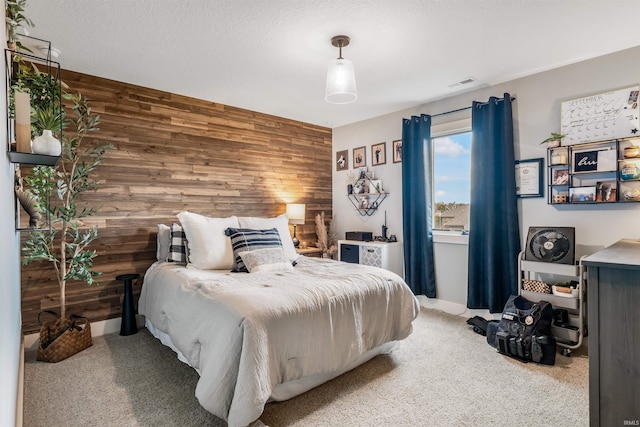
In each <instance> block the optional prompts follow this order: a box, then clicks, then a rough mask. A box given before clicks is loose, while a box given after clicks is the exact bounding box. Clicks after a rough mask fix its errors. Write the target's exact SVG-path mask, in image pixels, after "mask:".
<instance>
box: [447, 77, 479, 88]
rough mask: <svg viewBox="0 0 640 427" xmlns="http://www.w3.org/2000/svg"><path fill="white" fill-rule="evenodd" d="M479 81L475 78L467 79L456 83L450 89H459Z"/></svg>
mask: <svg viewBox="0 0 640 427" xmlns="http://www.w3.org/2000/svg"><path fill="white" fill-rule="evenodd" d="M477 81H478V80H477V79H476V78H475V77H467V78H465V79H462V80H460V81H459V82H455V83H452V84H450V85H449V87H458V86H464V85H469V84H471V83H476V82H477Z"/></svg>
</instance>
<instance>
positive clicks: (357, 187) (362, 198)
mask: <svg viewBox="0 0 640 427" xmlns="http://www.w3.org/2000/svg"><path fill="white" fill-rule="evenodd" d="M388 195H389V193H387V192H385V191H384V190H383V189H381V188H377V187H375V186H374V180H371V179H369V178H366V177H365V178H360V179H358V180H357V181H356V183H355V184H354V185H353V192H352V193H350V194H348V195H347V198H348V199H349V201H350V202H351V204H352V205H353V207H354V208H356V211H357V212H358V213H359V214H360V215H362V216H372V215H373V214H375V213H376V212H377V211H378V208H379V207H380V205H381V204H382V202H383V201H384V199H386V198H387V196H388Z"/></svg>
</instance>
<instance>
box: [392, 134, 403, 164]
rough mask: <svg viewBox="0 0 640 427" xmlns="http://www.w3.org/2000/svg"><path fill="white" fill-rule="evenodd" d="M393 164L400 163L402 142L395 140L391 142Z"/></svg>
mask: <svg viewBox="0 0 640 427" xmlns="http://www.w3.org/2000/svg"><path fill="white" fill-rule="evenodd" d="M392 151H393V155H392V158H393V163H401V162H402V140H401V139H396V140H395V141H393V148H392Z"/></svg>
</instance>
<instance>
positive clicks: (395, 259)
mask: <svg viewBox="0 0 640 427" xmlns="http://www.w3.org/2000/svg"><path fill="white" fill-rule="evenodd" d="M338 260H339V261H345V262H352V263H354V264H362V265H372V266H374V267H381V268H384V269H385V270H389V271H393V272H394V273H396V274H397V275H399V276H400V277H404V267H403V264H402V244H401V243H400V242H360V241H357V240H338Z"/></svg>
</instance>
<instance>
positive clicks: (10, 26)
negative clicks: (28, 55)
mask: <svg viewBox="0 0 640 427" xmlns="http://www.w3.org/2000/svg"><path fill="white" fill-rule="evenodd" d="M26 5H27V0H5V22H6V25H7V47H8V48H9V49H10V50H14V51H15V50H16V49H17V48H21V49H22V50H26V51H28V52H31V50H29V49H28V48H26V47H25V46H23V45H22V43H20V40H18V33H17V30H18V28H19V27H23V26H24V25H25V24H26V25H28V26H30V27H34V25H33V22H32V21H31V20H30V19H29V18H27V17H26V16H25V14H24V8H25V6H26Z"/></svg>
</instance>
